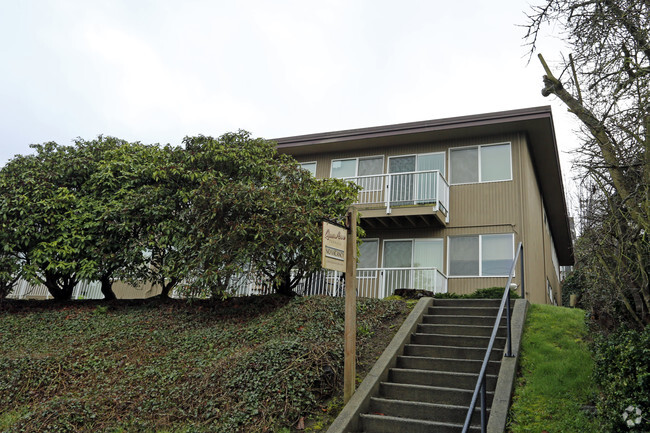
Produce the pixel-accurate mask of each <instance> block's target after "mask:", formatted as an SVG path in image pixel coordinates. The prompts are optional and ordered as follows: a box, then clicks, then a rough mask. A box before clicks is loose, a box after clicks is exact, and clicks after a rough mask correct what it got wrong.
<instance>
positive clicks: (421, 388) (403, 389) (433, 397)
mask: <svg viewBox="0 0 650 433" xmlns="http://www.w3.org/2000/svg"><path fill="white" fill-rule="evenodd" d="M473 392H474V390H467V389H458V388H445V387H439V386H427V385H413V384H408V383H392V382H382V383H381V384H380V385H379V396H380V397H383V398H388V399H393V400H405V401H420V402H423V403H437V404H450V405H455V406H469V404H470V402H471V401H472V393H473ZM493 397H494V393H493V392H488V393H486V399H487V402H488V405H491V404H492V399H493Z"/></svg>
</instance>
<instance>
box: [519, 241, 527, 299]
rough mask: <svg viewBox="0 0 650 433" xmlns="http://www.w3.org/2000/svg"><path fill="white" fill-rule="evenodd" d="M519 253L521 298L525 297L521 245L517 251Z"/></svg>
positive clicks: (522, 248)
mask: <svg viewBox="0 0 650 433" xmlns="http://www.w3.org/2000/svg"><path fill="white" fill-rule="evenodd" d="M519 254H521V257H520V258H519V265H520V267H521V277H519V278H521V299H526V291H525V290H524V280H525V278H524V247H523V245H522V246H521V249H520V251H519Z"/></svg>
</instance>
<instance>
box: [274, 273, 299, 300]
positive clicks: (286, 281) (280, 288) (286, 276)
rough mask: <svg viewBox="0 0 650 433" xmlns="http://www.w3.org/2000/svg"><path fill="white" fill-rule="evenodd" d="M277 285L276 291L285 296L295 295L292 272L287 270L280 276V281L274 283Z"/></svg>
mask: <svg viewBox="0 0 650 433" xmlns="http://www.w3.org/2000/svg"><path fill="white" fill-rule="evenodd" d="M273 285H274V286H275V293H277V294H279V295H283V296H295V293H294V292H293V287H291V273H290V272H285V273H282V274H281V275H280V276H279V281H278V280H276V282H275V283H274V284H273Z"/></svg>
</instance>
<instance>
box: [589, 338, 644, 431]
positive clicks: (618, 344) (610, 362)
mask: <svg viewBox="0 0 650 433" xmlns="http://www.w3.org/2000/svg"><path fill="white" fill-rule="evenodd" d="M593 352H594V360H595V366H594V380H595V381H596V383H597V384H598V386H599V387H600V390H601V395H600V399H599V400H598V404H597V407H598V413H599V415H600V417H601V419H602V424H603V431H606V432H627V431H630V428H629V427H628V426H626V425H625V423H624V422H623V418H622V414H623V411H624V410H625V408H627V407H628V406H637V407H639V408H641V409H642V411H643V417H644V419H645V420H644V422H643V424H641V425H640V426H638V427H637V428H636V429H635V430H632V431H648V429H650V421H649V419H650V416H649V415H650V327H646V328H645V329H644V330H643V331H638V330H633V329H627V328H625V327H622V328H620V329H618V330H617V331H615V332H613V333H612V334H609V335H599V336H598V337H597V338H596V340H595V342H594V345H593Z"/></svg>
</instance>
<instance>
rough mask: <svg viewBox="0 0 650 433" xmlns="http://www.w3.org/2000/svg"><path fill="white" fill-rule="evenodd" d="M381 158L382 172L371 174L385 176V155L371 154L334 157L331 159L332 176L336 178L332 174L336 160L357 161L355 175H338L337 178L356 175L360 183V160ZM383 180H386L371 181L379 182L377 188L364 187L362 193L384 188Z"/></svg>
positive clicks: (347, 177)
mask: <svg viewBox="0 0 650 433" xmlns="http://www.w3.org/2000/svg"><path fill="white" fill-rule="evenodd" d="M379 158H381V165H382V168H381V173H377V174H371V175H369V176H383V175H384V171H386V158H385V156H384V155H369V156H357V157H354V158H337V159H332V160H331V161H330V177H331V178H334V176H332V170H333V169H334V161H355V164H354V176H346V177H337V178H335V179H349V178H351V177H354V178H357V181H356V183H357V185H358V184H359V181H358V177H359V161H361V160H363V159H379ZM383 182H384V181H383V180H382V181H381V182H374V181H371V183H372V184H377V185H376V187H375V188H364V189H362V190H361V191H360V193H364V192H375V191H382V190H383V189H384V186H383Z"/></svg>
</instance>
